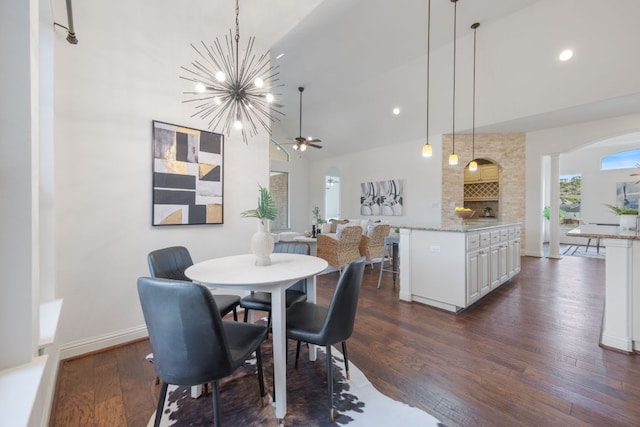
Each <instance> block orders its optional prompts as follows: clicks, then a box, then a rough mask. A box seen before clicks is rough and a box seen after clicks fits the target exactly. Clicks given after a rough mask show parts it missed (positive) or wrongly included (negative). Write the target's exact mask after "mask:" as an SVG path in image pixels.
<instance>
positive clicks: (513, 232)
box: [509, 228, 516, 240]
mask: <svg viewBox="0 0 640 427" xmlns="http://www.w3.org/2000/svg"><path fill="white" fill-rule="evenodd" d="M515 237H516V229H515V228H510V229H509V240H513V239H514V238H515Z"/></svg>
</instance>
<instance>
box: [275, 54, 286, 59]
mask: <svg viewBox="0 0 640 427" xmlns="http://www.w3.org/2000/svg"><path fill="white" fill-rule="evenodd" d="M283 56H284V53H281V54H280V55H278V56H276V59H280V58H282V57H283Z"/></svg>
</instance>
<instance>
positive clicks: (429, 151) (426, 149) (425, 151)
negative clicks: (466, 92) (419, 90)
mask: <svg viewBox="0 0 640 427" xmlns="http://www.w3.org/2000/svg"><path fill="white" fill-rule="evenodd" d="M430 51H431V0H428V1H427V130H426V135H425V137H426V139H425V143H424V145H423V146H422V157H431V156H433V148H432V147H431V144H429V76H430V72H429V60H430V57H431V55H430V53H431V52H430Z"/></svg>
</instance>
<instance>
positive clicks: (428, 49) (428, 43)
mask: <svg viewBox="0 0 640 427" xmlns="http://www.w3.org/2000/svg"><path fill="white" fill-rule="evenodd" d="M430 48H431V0H428V2H427V129H426V131H427V135H426V137H427V139H426V143H427V144H429V80H430V78H431V72H430V68H429V66H430V64H429V63H430V56H431V55H430Z"/></svg>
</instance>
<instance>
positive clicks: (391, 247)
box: [378, 236, 400, 289]
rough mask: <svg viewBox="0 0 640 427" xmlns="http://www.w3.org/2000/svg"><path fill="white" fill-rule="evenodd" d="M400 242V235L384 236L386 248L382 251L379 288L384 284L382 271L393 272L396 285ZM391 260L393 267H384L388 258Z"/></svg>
mask: <svg viewBox="0 0 640 427" xmlns="http://www.w3.org/2000/svg"><path fill="white" fill-rule="evenodd" d="M398 243H400V237H399V236H387V237H385V238H384V250H383V251H382V260H381V261H380V274H379V275H378V289H380V285H381V284H382V272H383V271H388V272H390V273H393V286H395V285H396V276H397V274H398ZM385 255H388V258H389V259H390V260H391V268H385V267H384V261H385V259H386V258H387V257H386V256H385Z"/></svg>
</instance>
